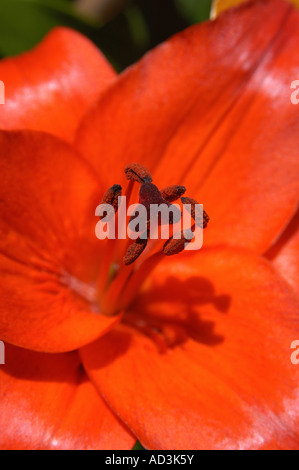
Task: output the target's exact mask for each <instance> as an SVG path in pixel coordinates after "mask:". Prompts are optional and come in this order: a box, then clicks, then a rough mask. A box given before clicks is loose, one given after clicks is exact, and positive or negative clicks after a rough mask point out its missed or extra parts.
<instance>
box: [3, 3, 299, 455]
mask: <svg viewBox="0 0 299 470" xmlns="http://www.w3.org/2000/svg"><path fill="white" fill-rule="evenodd" d="M298 44H299V12H298V11H297V10H295V9H294V7H293V6H291V5H290V4H289V3H286V2H284V1H282V0H271V1H270V0H256V1H252V2H249V3H247V4H244V5H242V6H241V7H239V8H236V9H233V10H230V11H228V12H227V13H224V14H223V15H221V16H220V17H219V18H218V19H217V20H215V21H213V22H207V23H204V24H202V25H196V26H194V27H191V28H189V29H187V30H186V31H184V32H182V33H180V34H178V35H176V36H175V37H173V38H171V39H170V40H169V41H167V42H166V43H164V44H162V45H160V46H159V47H157V48H156V49H155V50H153V51H152V52H150V53H149V54H148V55H146V56H145V57H144V58H143V59H142V60H141V61H140V62H139V63H137V64H136V65H134V66H133V67H130V68H129V69H128V70H126V71H125V72H124V73H122V74H121V75H120V76H119V77H116V75H115V73H114V72H113V70H112V69H111V67H110V65H109V64H107V62H106V61H105V59H104V58H103V56H102V55H101V54H100V53H99V51H97V49H96V48H95V47H94V46H93V45H92V44H91V43H90V42H89V41H88V40H86V39H85V38H83V37H82V36H80V35H79V34H77V33H76V32H74V31H70V30H67V29H61V28H58V29H56V30H54V31H53V32H51V33H50V35H49V36H48V37H47V38H46V39H45V40H44V41H43V42H42V43H41V44H40V45H39V46H38V47H36V49H34V50H33V51H31V52H28V53H26V54H23V55H21V56H19V57H15V58H10V59H5V60H3V61H2V62H1V63H0V79H1V80H2V81H3V82H4V83H5V85H6V104H5V105H2V106H1V107H0V128H1V129H2V130H1V132H0V142H1V144H0V174H1V186H0V207H1V218H0V232H1V233H0V234H1V237H0V272H1V284H0V298H1V303H0V338H1V340H2V341H4V343H5V348H6V349H5V352H6V364H5V365H2V366H1V367H0V383H1V388H0V447H1V448H4V449H11V448H13V449H24V448H25V449H54V448H56V449H78V448H80V449H89V448H98V449H130V448H132V446H133V445H134V442H135V441H136V439H139V440H140V442H141V443H142V444H143V445H144V446H145V447H146V448H149V449H298V448H299V433H298V429H299V427H298V417H299V402H298V399H299V386H298V384H299V380H298V378H299V366H296V365H294V364H293V363H292V362H291V360H290V356H291V353H292V350H291V349H290V345H291V343H292V342H293V341H294V340H298V339H299V321H298V312H299V308H298V305H299V302H298V274H299V272H298V269H299V268H298V265H299V263H298V255H299V236H298V220H299V215H298V212H296V211H297V204H298V190H299V178H298V174H299V159H298V144H299V137H298V136H299V133H298V127H299V107H296V106H295V105H293V104H292V103H291V100H290V95H291V92H292V90H291V89H290V84H291V82H292V81H293V80H295V79H296V78H297V79H298V78H299V77H298V76H297V73H298V60H297V52H298ZM130 162H139V163H141V164H142V165H144V166H146V167H147V168H149V170H150V171H151V174H152V176H153V180H154V182H155V184H157V186H158V187H159V188H163V187H165V186H167V185H169V184H179V185H184V186H185V187H186V188H187V193H188V195H189V196H190V197H195V198H196V199H197V200H199V202H200V203H203V204H204V208H205V209H206V210H207V212H208V214H209V216H210V217H211V221H210V224H209V226H208V228H207V230H206V231H205V232H204V246H203V248H202V249H201V250H200V251H197V252H195V251H194V252H184V253H180V254H178V255H174V256H170V257H166V256H160V255H159V263H157V264H156V265H155V266H153V265H152V263H151V260H152V258H150V257H149V255H148V254H147V253H146V252H144V253H143V254H142V255H141V256H140V258H139V259H138V260H137V261H136V262H135V263H133V264H132V265H131V266H127V267H122V268H121V270H120V272H119V274H118V275H116V276H115V277H114V278H113V279H112V281H111V282H110V285H109V288H108V291H107V284H106V281H107V278H108V276H109V273H111V265H113V266H114V264H115V263H118V264H119V265H120V264H121V262H120V260H121V258H120V253H122V254H123V248H124V245H123V243H121V241H116V242H115V243H114V244H112V245H109V243H108V242H107V243H106V242H100V241H99V240H98V239H97V238H96V236H95V233H94V230H95V225H96V222H97V219H96V218H95V208H96V207H97V205H98V204H99V203H100V201H101V197H102V196H103V194H104V193H105V191H106V190H107V189H108V188H109V187H111V186H112V185H114V184H115V183H117V184H118V183H120V184H121V185H122V186H123V187H125V184H126V183H125V182H124V181H125V176H124V173H123V170H124V168H125V166H126V165H127V164H128V163H130ZM136 184H137V183H135V185H136ZM137 185H138V184H137ZM133 202H136V201H133ZM294 214H295V215H294ZM128 273H130V274H131V277H128ZM103 279H104V281H105V282H104V284H103ZM105 289H106V290H105ZM103 306H104V307H103ZM102 307H103V308H102ZM106 309H108V310H106ZM107 312H109V315H107Z"/></svg>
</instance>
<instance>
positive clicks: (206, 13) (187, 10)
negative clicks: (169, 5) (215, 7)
mask: <svg viewBox="0 0 299 470" xmlns="http://www.w3.org/2000/svg"><path fill="white" fill-rule="evenodd" d="M176 4H177V8H178V10H179V11H180V13H181V15H182V16H184V17H185V18H186V19H187V21H189V22H190V23H200V22H201V21H206V20H208V19H209V17H210V11H211V6H212V0H176Z"/></svg>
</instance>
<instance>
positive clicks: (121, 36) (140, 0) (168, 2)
mask: <svg viewBox="0 0 299 470" xmlns="http://www.w3.org/2000/svg"><path fill="white" fill-rule="evenodd" d="M211 3H212V0H0V56H1V57H6V56H12V55H16V54H19V53H21V52H23V51H26V50H29V49H31V48H32V47H34V46H35V45H36V44H37V43H38V42H39V41H40V40H41V39H42V38H43V37H44V36H45V35H46V34H47V33H48V31H49V30H50V29H52V28H53V27H54V26H57V25H64V26H69V27H71V28H74V29H76V30H78V31H80V32H82V33H83V34H85V35H86V36H88V37H89V38H90V39H91V40H92V41H93V42H94V43H95V44H96V45H97V46H98V47H99V48H100V49H101V50H102V52H103V53H104V54H105V55H106V57H107V58H108V59H109V60H110V62H111V63H112V64H113V65H114V67H115V68H116V70H117V71H121V70H123V69H124V68H125V67H127V66H128V65H130V64H132V63H134V62H135V61H136V60H138V59H139V58H140V57H141V56H142V55H144V54H145V53H146V52H147V51H148V50H150V49H152V48H153V47H154V46H155V45H157V44H159V43H160V42H162V41H164V40H165V39H167V38H168V37H170V36H171V35H173V34H175V33H176V32H178V31H181V30H182V29H184V28H186V27H188V26H190V25H191V24H194V23H198V22H201V21H204V20H206V19H208V18H209V13H210V8H211Z"/></svg>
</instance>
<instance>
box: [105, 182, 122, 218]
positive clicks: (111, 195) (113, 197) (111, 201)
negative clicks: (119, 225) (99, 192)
mask: <svg viewBox="0 0 299 470" xmlns="http://www.w3.org/2000/svg"><path fill="white" fill-rule="evenodd" d="M121 190H122V187H121V186H120V185H119V184H114V185H113V186H111V188H109V189H107V191H106V192H105V194H104V196H103V198H102V201H101V204H108V205H110V206H111V212H108V213H107V214H106V215H102V216H100V220H101V219H103V217H106V220H110V218H111V217H112V216H114V215H115V214H116V212H117V211H118V198H119V197H120V196H121ZM112 208H113V209H114V210H112Z"/></svg>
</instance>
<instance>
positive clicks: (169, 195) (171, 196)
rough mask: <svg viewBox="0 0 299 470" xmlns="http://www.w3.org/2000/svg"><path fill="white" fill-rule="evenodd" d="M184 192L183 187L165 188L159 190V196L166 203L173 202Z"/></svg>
mask: <svg viewBox="0 0 299 470" xmlns="http://www.w3.org/2000/svg"><path fill="white" fill-rule="evenodd" d="M185 192H186V188H185V186H178V185H173V186H167V187H166V188H164V189H162V190H161V195H162V197H163V199H165V201H167V202H173V201H176V200H177V199H179V198H180V197H181V196H182V195H183V194H184V193H185Z"/></svg>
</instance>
